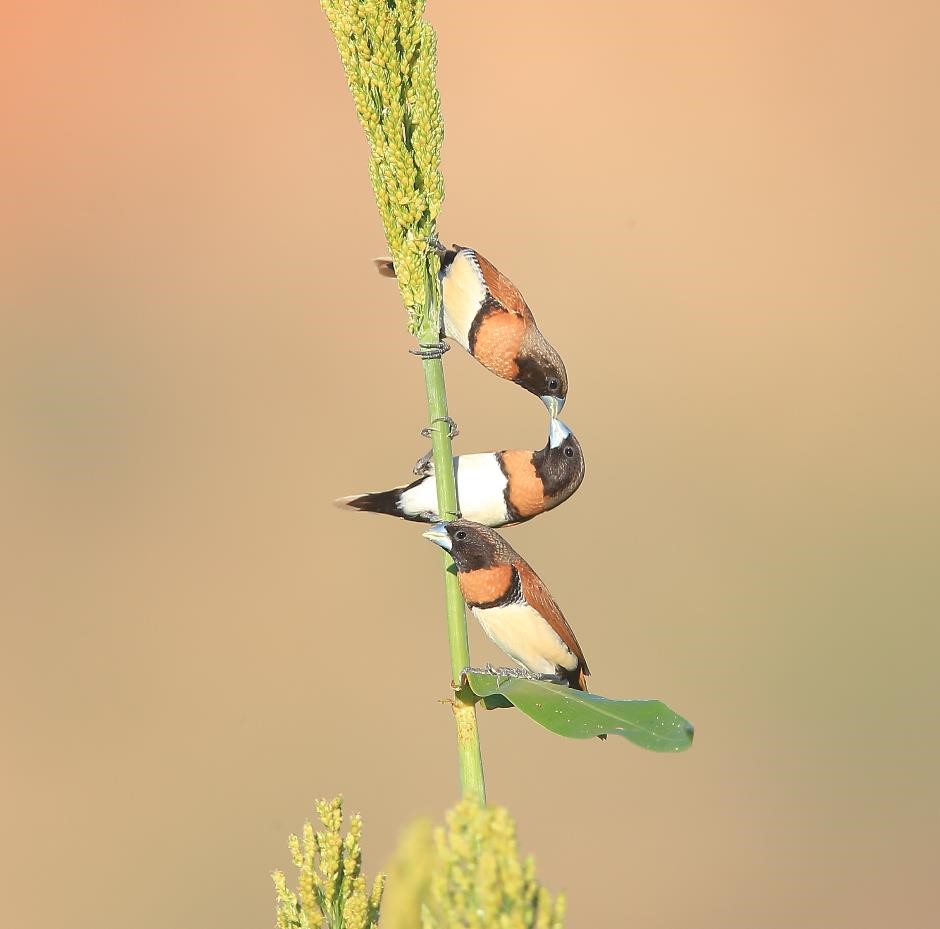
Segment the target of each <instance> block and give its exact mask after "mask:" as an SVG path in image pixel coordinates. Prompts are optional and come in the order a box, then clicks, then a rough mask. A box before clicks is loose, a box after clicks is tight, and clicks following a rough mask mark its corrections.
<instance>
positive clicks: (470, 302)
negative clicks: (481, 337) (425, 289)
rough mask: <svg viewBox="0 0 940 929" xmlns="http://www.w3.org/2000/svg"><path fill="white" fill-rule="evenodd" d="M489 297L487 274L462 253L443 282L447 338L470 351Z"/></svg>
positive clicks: (468, 256)
mask: <svg viewBox="0 0 940 929" xmlns="http://www.w3.org/2000/svg"><path fill="white" fill-rule="evenodd" d="M485 296H486V284H485V283H484V282H483V274H482V273H481V272H480V269H479V268H478V267H477V265H476V262H474V261H473V259H472V258H471V257H470V254H469V253H468V252H465V251H464V252H458V253H457V257H456V258H455V259H454V260H453V262H451V265H450V267H448V269H447V271H446V273H445V275H444V279H443V281H442V282H441V297H442V301H443V309H444V334H445V335H446V336H448V338H451V339H453V340H454V341H455V342H459V343H460V344H461V345H462V346H463V347H464V348H465V349H467V350H468V351H469V349H470V327H471V326H472V325H473V320H474V319H475V318H476V315H477V312H478V311H479V309H480V307H481V306H482V305H483V299H484V297H485Z"/></svg>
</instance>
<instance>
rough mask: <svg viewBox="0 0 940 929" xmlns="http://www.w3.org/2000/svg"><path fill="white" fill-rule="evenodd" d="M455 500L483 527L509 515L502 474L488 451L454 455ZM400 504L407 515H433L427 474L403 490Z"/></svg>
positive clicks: (434, 487) (433, 497)
mask: <svg viewBox="0 0 940 929" xmlns="http://www.w3.org/2000/svg"><path fill="white" fill-rule="evenodd" d="M454 460H455V462H456V473H457V499H458V502H459V504H460V512H461V514H462V515H463V516H464V517H465V518H466V519H472V520H473V521H474V522H476V523H482V524H483V525H484V526H501V525H502V524H503V523H505V522H506V520H507V519H508V518H509V514H508V513H507V512H506V498H505V496H504V494H503V492H504V491H505V489H506V480H507V479H506V475H505V474H503V469H502V468H500V466H499V461H497V459H496V456H495V455H494V454H492V453H491V452H486V453H484V454H480V455H458V456H457V458H456V459H454ZM400 506H401V508H402V510H403V511H404V512H405V513H406V514H408V515H409V516H418V515H420V514H421V513H432V514H434V515H435V516H437V515H438V514H437V485H436V484H435V483H434V475H433V474H430V475H428V477H426V478H425V479H424V480H423V481H422V482H421V483H420V484H418V486H417V487H413V488H412V489H411V490H406V491H405V492H404V493H403V494H402V496H401V503H400Z"/></svg>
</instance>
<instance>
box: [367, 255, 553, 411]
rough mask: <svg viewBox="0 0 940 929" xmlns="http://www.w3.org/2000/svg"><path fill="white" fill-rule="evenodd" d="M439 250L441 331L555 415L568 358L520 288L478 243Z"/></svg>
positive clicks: (390, 273)
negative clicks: (546, 332)
mask: <svg viewBox="0 0 940 929" xmlns="http://www.w3.org/2000/svg"><path fill="white" fill-rule="evenodd" d="M438 245H439V243H438ZM440 251H441V272H440V279H441V296H442V304H443V306H442V320H441V322H442V325H441V337H442V338H443V337H444V336H446V337H447V338H449V339H453V340H454V341H455V342H457V343H459V344H460V345H462V346H463V347H464V348H465V349H466V350H467V351H468V352H469V353H470V354H471V355H472V356H473V357H474V358H476V360H477V361H479V362H480V364H482V365H483V367H485V368H488V369H489V370H490V371H492V372H493V373H494V374H496V375H498V376H499V377H503V378H506V380H509V381H512V382H513V383H515V384H518V385H519V386H520V387H524V388H525V389H526V390H528V391H529V392H530V393H533V394H535V395H536V396H537V397H539V398H540V399H541V401H542V402H543V403H544V404H545V406H546V407H547V408H548V411H549V412H550V413H551V414H552V416H557V415H558V414H559V413H560V412H561V409H562V407H563V406H564V405H565V397H567V395H568V375H567V373H566V372H565V364H564V362H563V361H562V360H561V355H559V354H558V352H557V351H555V349H554V348H553V347H552V345H551V343H550V342H549V341H548V339H546V338H545V336H543V335H542V333H541V332H540V331H539V327H538V326H537V325H536V323H535V318H534V317H533V316H532V311H531V310H530V309H529V306H528V304H527V303H526V302H525V299H524V298H523V296H522V294H521V293H520V292H519V289H518V288H517V287H516V285H515V284H513V282H512V281H511V280H509V278H508V277H506V276H505V275H504V274H503V273H502V272H500V271H499V270H497V269H496V268H495V267H494V266H493V265H492V264H491V263H490V262H489V261H487V260H486V259H485V258H484V257H483V256H482V255H481V254H480V253H479V252H477V251H476V250H475V249H472V248H466V247H464V246H461V245H454V246H453V247H452V248H448V249H445V248H444V247H443V246H440ZM375 265H376V267H377V268H378V270H379V273H380V274H382V275H384V276H385V277H394V276H395V265H394V263H393V262H392V259H391V258H378V259H376V261H375Z"/></svg>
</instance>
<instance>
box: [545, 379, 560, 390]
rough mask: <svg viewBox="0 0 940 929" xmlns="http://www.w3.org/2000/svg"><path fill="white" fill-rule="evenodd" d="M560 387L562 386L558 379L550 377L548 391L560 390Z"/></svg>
mask: <svg viewBox="0 0 940 929" xmlns="http://www.w3.org/2000/svg"><path fill="white" fill-rule="evenodd" d="M560 386H561V384H559V382H558V378H557V377H550V378H549V379H548V389H549V390H558V388H559V387H560Z"/></svg>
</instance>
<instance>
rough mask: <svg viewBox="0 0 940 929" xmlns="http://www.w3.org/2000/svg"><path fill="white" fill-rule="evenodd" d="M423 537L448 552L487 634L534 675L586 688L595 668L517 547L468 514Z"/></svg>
mask: <svg viewBox="0 0 940 929" xmlns="http://www.w3.org/2000/svg"><path fill="white" fill-rule="evenodd" d="M423 535H424V537H425V538H427V539H430V540H431V541H432V542H434V543H435V544H436V545H439V546H440V547H441V548H443V549H446V550H447V551H448V552H450V554H451V557H452V558H453V559H454V564H455V566H456V568H457V578H458V580H459V581H460V590H461V592H462V593H463V596H464V599H465V600H466V601H467V605H468V606H469V607H470V610H471V611H472V613H473V615H474V616H476V618H477V619H478V620H479V621H480V625H481V626H482V627H483V631H484V632H485V633H486V635H487V636H488V638H490V639H491V640H492V641H493V642H495V643H496V645H497V646H499V648H501V649H502V650H503V651H504V652H505V653H506V654H507V655H508V656H509V657H510V658H512V659H513V661H515V662H517V663H518V664H520V665H521V666H522V667H523V668H524V669H525V670H526V672H528V673H527V674H525V675H523V676H527V677H532V678H533V679H535V680H546V681H551V682H553V683H565V684H567V685H568V686H569V687H572V688H574V689H575V690H582V691H584V692H585V693H587V689H588V688H587V680H586V679H587V677H588V675H589V674H590V673H591V672H590V671H589V670H588V666H587V662H586V661H585V660H584V652H582V651H581V646H580V645H579V644H578V640H577V638H575V634H574V632H572V631H571V626H569V625H568V621H567V620H566V619H565V617H564V614H563V613H562V612H561V609H560V608H559V606H558V604H557V603H556V602H555V600H554V598H553V597H552V595H551V594H550V593H549V592H548V589H547V588H546V587H545V585H544V584H543V583H542V581H541V579H540V578H539V576H538V575H537V574H536V573H535V571H533V570H532V568H530V567H529V565H528V563H527V562H526V561H525V559H523V558H522V557H521V556H520V555H519V554H518V553H517V552H516V551H515V549H513V547H512V546H511V545H510V544H509V543H508V542H507V541H506V540H505V539H504V538H503V537H502V536H501V535H500V534H499V533H498V532H495V531H494V530H493V529H491V528H489V527H488V526H482V525H480V524H479V523H475V522H472V521H470V520H468V519H456V520H454V521H453V522H449V523H436V524H435V525H434V526H432V527H431V528H430V529H428V530H427V532H424V533H423Z"/></svg>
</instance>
